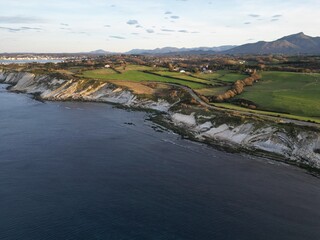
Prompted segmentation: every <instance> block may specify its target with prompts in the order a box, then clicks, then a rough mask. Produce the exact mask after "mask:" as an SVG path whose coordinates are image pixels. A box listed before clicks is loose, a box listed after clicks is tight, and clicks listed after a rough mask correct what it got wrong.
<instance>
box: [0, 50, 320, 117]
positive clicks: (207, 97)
mask: <svg viewBox="0 0 320 240" xmlns="http://www.w3.org/2000/svg"><path fill="white" fill-rule="evenodd" d="M319 66H320V58H318V57H315V56H284V55H267V56H265V55H262V56H254V55H248V56H187V57H186V56H183V57H181V56H163V57H161V56H130V55H114V56H90V57H88V56H86V57H82V58H79V59H78V60H70V61H65V62H61V63H57V64H52V63H46V64H37V63H29V64H26V65H15V64H12V65H5V66H2V68H3V69H11V70H15V71H27V72H31V73H34V74H46V75H50V76H52V77H55V78H59V79H74V80H83V81H89V80H92V79H94V80H99V81H103V82H110V83H113V84H115V85H119V86H123V87H125V88H127V89H129V90H132V91H134V92H135V93H136V94H138V95H140V96H145V97H149V98H153V97H154V96H153V95H154V94H155V91H154V87H152V89H153V90H152V91H151V90H150V84H155V83H157V84H161V85H159V86H162V87H163V86H165V85H171V86H176V87H179V86H181V87H187V88H189V89H190V90H191V91H192V92H193V93H194V94H195V95H197V96H198V97H199V98H200V99H201V100H202V101H204V102H205V103H206V104H208V105H211V106H214V107H218V108H221V109H222V110H223V109H229V110H235V111H239V112H247V113H252V114H262V115H269V116H278V117H281V118H293V119H298V120H303V121H312V122H320V104H319V96H320V67H319ZM148 84H149V85H148ZM162 91H165V88H162Z"/></svg>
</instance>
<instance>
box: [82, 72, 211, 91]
mask: <svg viewBox="0 0 320 240" xmlns="http://www.w3.org/2000/svg"><path fill="white" fill-rule="evenodd" d="M134 69H135V68H134ZM80 77H83V78H89V79H99V80H106V81H107V80H125V81H135V82H143V81H152V82H165V83H175V84H180V85H184V86H187V87H190V88H193V89H198V88H205V87H206V85H204V84H202V83H197V82H191V81H186V80H182V79H181V80H180V79H174V78H168V77H164V76H158V75H155V74H150V73H146V72H142V71H140V70H128V69H126V70H125V71H124V72H123V73H121V74H119V73H116V72H114V71H113V70H111V69H96V70H90V71H85V72H83V73H82V75H80Z"/></svg>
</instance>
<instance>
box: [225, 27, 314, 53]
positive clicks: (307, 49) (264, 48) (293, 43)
mask: <svg viewBox="0 0 320 240" xmlns="http://www.w3.org/2000/svg"><path fill="white" fill-rule="evenodd" d="M228 53H234V54H289V55H295V54H319V53H320V38H317V37H310V36H308V35H305V34H304V33H303V32H299V33H296V34H292V35H289V36H285V37H282V38H280V39H278V40H275V41H272V42H257V43H251V44H245V45H242V46H239V47H236V48H234V49H231V50H230V51H228Z"/></svg>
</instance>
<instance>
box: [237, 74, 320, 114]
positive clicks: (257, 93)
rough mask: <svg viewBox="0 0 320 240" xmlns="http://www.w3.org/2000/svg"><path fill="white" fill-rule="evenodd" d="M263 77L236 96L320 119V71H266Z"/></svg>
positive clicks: (263, 107) (271, 108)
mask: <svg viewBox="0 0 320 240" xmlns="http://www.w3.org/2000/svg"><path fill="white" fill-rule="evenodd" d="M261 75H262V79H261V81H260V82H259V83H257V84H255V85H253V86H252V87H247V88H245V91H244V92H243V93H242V94H241V95H239V96H237V98H242V99H247V100H250V101H253V102H254V103H255V104H256V105H257V106H258V109H260V110H265V111H271V112H279V113H287V114H292V115H299V116H305V117H312V118H319V119H320V74H304V73H291V72H263V73H262V74H261Z"/></svg>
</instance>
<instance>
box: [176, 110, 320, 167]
mask: <svg viewBox="0 0 320 240" xmlns="http://www.w3.org/2000/svg"><path fill="white" fill-rule="evenodd" d="M205 118H206V119H207V120H206V121H205V122H204V118H203V116H201V115H198V116H197V115H196V114H195V113H193V114H191V115H185V114H181V113H173V114H172V116H171V119H172V122H173V124H175V125H176V126H180V127H184V128H187V129H188V130H189V131H190V132H191V133H192V134H193V136H194V137H195V138H197V139H198V140H200V141H201V140H202V141H206V140H209V141H213V142H214V143H216V144H219V145H228V146H231V147H233V148H241V149H247V150H249V151H255V150H258V151H264V152H269V153H275V154H277V155H280V156H282V157H284V158H286V159H288V160H290V161H295V162H298V163H303V164H306V165H309V166H312V167H315V168H320V131H319V130H317V129H311V128H302V127H298V126H296V127H293V126H281V125H277V124H274V123H268V122H264V123H263V124H261V123H259V122H255V121H253V120H246V121H245V122H242V123H232V121H231V122H228V120H227V118H226V121H225V123H217V121H216V120H215V116H213V117H212V118H210V116H209V117H208V116H206V117H205ZM219 122H221V121H219Z"/></svg>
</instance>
